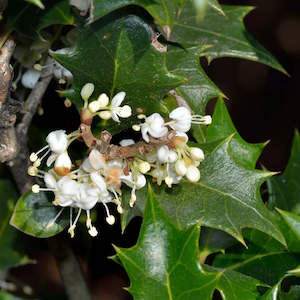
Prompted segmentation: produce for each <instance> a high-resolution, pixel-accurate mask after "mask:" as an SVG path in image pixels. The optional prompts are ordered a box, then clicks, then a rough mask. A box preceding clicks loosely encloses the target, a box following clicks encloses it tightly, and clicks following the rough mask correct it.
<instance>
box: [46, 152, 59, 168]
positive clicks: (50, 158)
mask: <svg viewBox="0 0 300 300" xmlns="http://www.w3.org/2000/svg"><path fill="white" fill-rule="evenodd" d="M56 158H57V154H56V153H52V154H51V155H50V156H49V157H48V159H47V161H46V165H47V167H50V166H51V165H52V164H53V163H54V162H55V160H56Z"/></svg>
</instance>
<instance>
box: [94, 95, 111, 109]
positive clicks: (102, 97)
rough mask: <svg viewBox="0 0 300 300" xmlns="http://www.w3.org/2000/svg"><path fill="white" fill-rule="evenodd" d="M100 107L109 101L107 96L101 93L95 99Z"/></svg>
mask: <svg viewBox="0 0 300 300" xmlns="http://www.w3.org/2000/svg"><path fill="white" fill-rule="evenodd" d="M97 101H98V103H99V105H100V107H106V106H107V105H108V102H109V98H108V97H107V95H106V94H104V93H103V94H101V95H100V96H99V97H98V99H97Z"/></svg>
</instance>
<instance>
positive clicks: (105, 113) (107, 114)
mask: <svg viewBox="0 0 300 300" xmlns="http://www.w3.org/2000/svg"><path fill="white" fill-rule="evenodd" d="M98 116H99V117H100V118H101V119H103V120H109V119H110V118H111V112H110V111H108V110H104V111H101V112H100V113H99V114H98Z"/></svg>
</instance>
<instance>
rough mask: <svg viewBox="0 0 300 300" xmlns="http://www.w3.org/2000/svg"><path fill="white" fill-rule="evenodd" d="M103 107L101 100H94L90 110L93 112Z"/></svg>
mask: <svg viewBox="0 0 300 300" xmlns="http://www.w3.org/2000/svg"><path fill="white" fill-rule="evenodd" d="M100 108H101V106H100V103H99V101H92V102H91V103H90V104H89V110H90V112H92V113H95V112H96V111H98V110H99V109H100Z"/></svg>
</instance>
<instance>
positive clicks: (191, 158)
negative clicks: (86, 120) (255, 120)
mask: <svg viewBox="0 0 300 300" xmlns="http://www.w3.org/2000/svg"><path fill="white" fill-rule="evenodd" d="M93 91H94V85H93V84H90V83H88V84H86V85H85V86H84V87H83V88H82V90H81V96H82V98H83V100H84V103H85V104H84V110H88V111H89V113H90V115H92V116H95V115H98V116H99V117H101V118H102V119H108V118H112V119H113V120H114V121H116V122H120V120H119V117H121V118H126V117H129V116H130V115H131V108H130V106H129V105H124V106H120V105H121V103H122V101H123V100H124V98H125V92H120V93H118V94H116V95H115V96H114V97H113V98H112V100H111V103H110V104H109V98H108V97H107V96H106V94H101V95H100V96H99V97H98V99H97V100H94V101H91V102H89V101H88V100H89V98H90V97H91V95H92V94H93ZM138 119H139V120H143V121H141V123H140V124H136V125H134V126H133V128H134V130H136V131H140V132H141V140H140V141H139V143H136V142H135V141H134V140H131V139H124V140H122V141H121V142H120V146H118V147H117V146H114V147H117V148H118V149H119V150H120V151H119V152H115V153H127V155H119V156H113V155H109V154H110V153H107V151H109V149H111V148H110V147H108V148H107V149H108V150H107V149H106V151H102V150H101V149H99V148H97V147H96V146H95V147H91V148H90V149H89V151H88V155H87V157H86V158H84V159H83V160H82V162H81V163H80V164H78V166H77V167H75V166H74V165H73V163H72V161H71V158H70V157H69V154H68V147H69V146H70V144H71V143H72V142H73V141H74V140H75V139H78V138H79V137H80V135H81V133H80V132H79V131H75V132H73V133H71V134H69V135H67V134H66V132H65V131H64V130H56V131H53V132H51V133H50V134H49V135H48V136H47V138H46V141H47V143H48V145H47V146H45V147H43V148H42V149H41V150H39V151H38V152H36V153H32V154H31V155H30V160H31V161H32V163H33V164H32V166H30V167H29V169H28V173H29V174H30V175H32V176H37V177H40V178H43V181H44V183H45V185H46V187H40V186H39V185H37V184H35V185H33V186H32V192H33V193H38V192H40V191H50V192H53V193H54V195H55V198H54V201H53V205H56V206H60V207H61V209H60V211H59V213H58V214H57V216H56V217H55V218H54V219H53V220H52V221H51V222H49V224H48V226H52V225H53V224H54V223H55V221H56V220H57V218H58V217H59V216H60V215H61V213H62V211H63V210H64V209H65V208H66V207H69V208H70V227H69V230H68V231H69V233H70V235H71V237H73V236H74V230H75V227H76V224H77V221H78V219H79V217H80V214H81V212H82V210H84V211H86V215H87V221H86V226H87V229H88V232H89V234H90V235H91V236H96V235H97V234H98V232H97V229H96V228H95V226H93V225H92V222H91V217H90V211H91V209H93V207H94V206H95V205H96V204H97V203H102V205H103V206H104V207H105V211H106V221H107V223H108V224H110V225H112V224H114V223H115V217H114V216H113V215H112V214H111V213H110V211H109V207H108V203H114V204H115V205H117V211H118V212H119V213H120V214H122V213H123V210H124V204H125V203H123V200H122V187H123V186H124V185H126V186H128V187H129V188H130V189H131V197H130V200H129V203H128V204H129V206H130V207H133V206H134V204H135V201H136V200H137V196H136V191H137V190H139V189H141V188H143V187H144V186H145V185H146V178H147V177H152V182H156V183H157V184H158V185H161V184H162V183H163V182H165V183H166V185H167V186H168V187H169V188H171V187H172V185H173V184H178V183H179V182H180V181H181V180H182V179H183V178H184V177H185V178H186V179H187V180H188V181H190V182H197V181H198V180H199V179H200V171H199V168H198V167H199V165H200V163H201V161H202V160H203V159H204V153H203V151H202V150H201V149H200V148H197V147H189V146H188V144H187V142H188V136H187V134H186V132H188V131H189V129H190V127H191V124H193V123H195V124H203V125H208V124H210V123H211V118H210V116H203V117H202V116H200V115H192V114H191V113H190V111H189V110H188V109H187V108H185V107H178V108H176V109H174V110H173V111H172V112H171V113H170V114H169V117H168V118H163V117H162V116H161V115H160V114H158V113H154V114H152V115H150V116H148V117H147V116H145V115H138ZM170 133H171V134H170ZM153 141H155V142H153ZM141 145H142V146H143V149H146V150H145V151H140V150H139V149H140V148H139V147H141ZM46 157H47V159H46ZM44 159H46V166H47V167H48V170H47V171H43V170H41V169H40V168H39V167H40V166H41V164H42V162H43V160H44ZM74 210H76V211H77V212H76V216H75V218H74V220H73V213H74Z"/></svg>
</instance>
